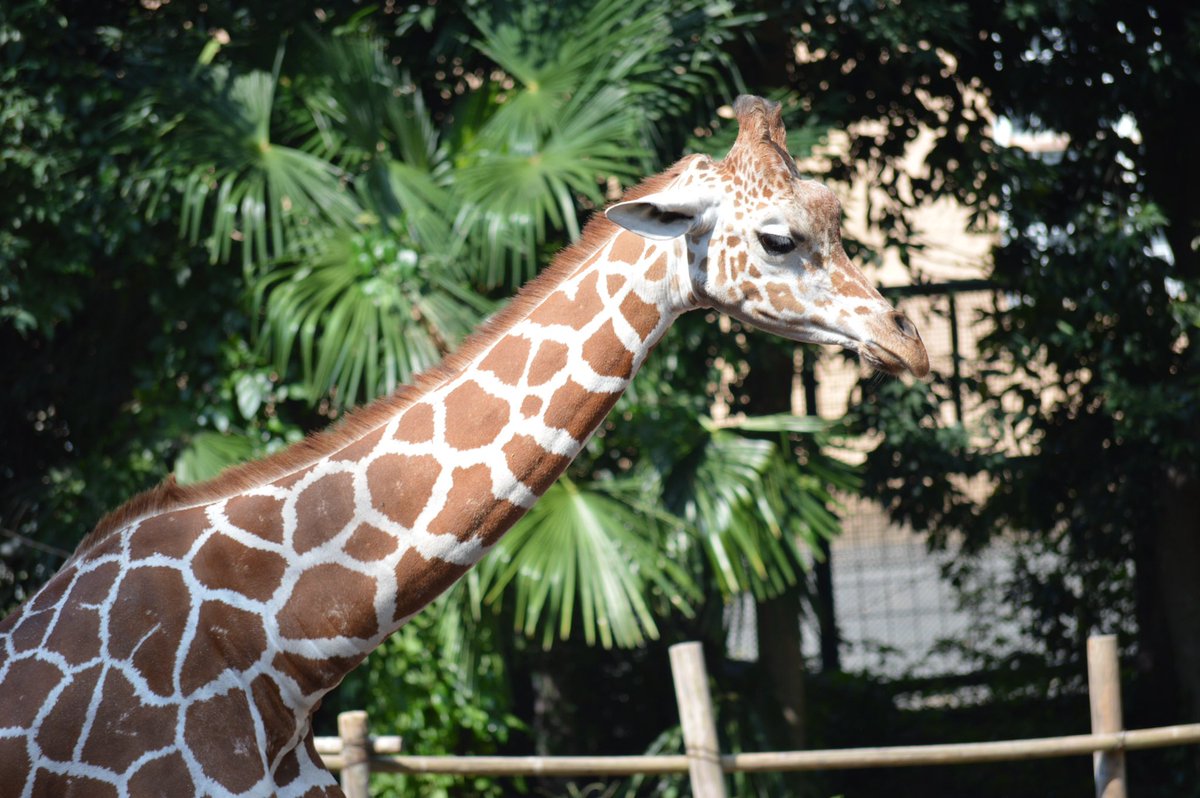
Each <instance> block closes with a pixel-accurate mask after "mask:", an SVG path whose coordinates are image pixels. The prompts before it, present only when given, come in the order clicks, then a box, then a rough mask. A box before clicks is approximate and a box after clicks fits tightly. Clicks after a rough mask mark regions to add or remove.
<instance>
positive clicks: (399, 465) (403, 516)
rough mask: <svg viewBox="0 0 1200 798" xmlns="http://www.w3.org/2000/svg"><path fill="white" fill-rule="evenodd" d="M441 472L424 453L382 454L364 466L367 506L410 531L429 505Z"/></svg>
mask: <svg viewBox="0 0 1200 798" xmlns="http://www.w3.org/2000/svg"><path fill="white" fill-rule="evenodd" d="M441 471H442V467H441V466H440V465H439V464H438V461H437V460H435V459H434V458H433V457H432V456H430V455H427V454H422V455H418V456H416V457H409V456H408V455H403V454H385V455H384V456H383V457H380V458H379V459H377V460H375V461H374V462H373V463H371V465H370V466H368V467H367V489H368V490H369V491H370V492H371V506H373V507H374V508H375V509H376V510H378V511H379V512H381V513H383V514H384V515H386V516H387V517H388V518H390V519H391V520H393V521H395V522H396V523H397V524H400V525H401V526H404V527H409V528H411V527H412V525H413V524H414V523H416V520H417V516H418V515H420V514H421V511H422V510H424V509H425V505H426V504H428V503H429V494H430V493H432V492H433V484H434V482H436V481H437V478H438V474H440V473H441Z"/></svg>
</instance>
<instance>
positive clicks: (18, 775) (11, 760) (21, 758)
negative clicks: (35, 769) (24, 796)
mask: <svg viewBox="0 0 1200 798" xmlns="http://www.w3.org/2000/svg"><path fill="white" fill-rule="evenodd" d="M31 764H32V763H31V762H30V760H29V751H27V750H26V748H25V738H24V737H0V779H3V781H2V782H0V783H2V784H4V785H6V789H11V790H16V789H17V788H20V787H24V786H25V782H26V780H27V779H28V778H29V769H30V765H31Z"/></svg>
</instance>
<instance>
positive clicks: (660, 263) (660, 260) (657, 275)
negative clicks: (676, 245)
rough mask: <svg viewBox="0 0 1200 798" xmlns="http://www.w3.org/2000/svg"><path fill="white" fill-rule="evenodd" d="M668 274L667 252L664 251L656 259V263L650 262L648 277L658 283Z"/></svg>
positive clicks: (647, 271)
mask: <svg viewBox="0 0 1200 798" xmlns="http://www.w3.org/2000/svg"><path fill="white" fill-rule="evenodd" d="M666 276H667V253H665V252H664V253H662V254H661V255H659V256H658V257H657V258H655V259H654V263H652V264H650V268H649V269H647V270H646V279H647V280H649V281H650V282H652V283H657V282H658V281H659V280H661V279H662V278H664V277H666Z"/></svg>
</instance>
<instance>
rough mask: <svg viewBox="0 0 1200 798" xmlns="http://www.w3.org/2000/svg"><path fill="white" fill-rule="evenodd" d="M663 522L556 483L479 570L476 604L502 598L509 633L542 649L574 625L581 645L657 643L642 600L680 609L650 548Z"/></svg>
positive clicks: (667, 566)
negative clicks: (509, 608)
mask: <svg viewBox="0 0 1200 798" xmlns="http://www.w3.org/2000/svg"><path fill="white" fill-rule="evenodd" d="M669 522H670V519H669V518H667V517H665V516H663V515H662V514H661V513H655V512H653V511H647V508H645V507H641V506H637V505H636V504H631V503H629V502H628V496H626V497H621V495H620V494H619V493H616V494H614V493H613V492H610V491H607V490H605V488H604V486H603V485H600V484H595V483H593V484H582V485H580V484H576V483H574V482H572V481H570V480H569V479H566V478H562V479H560V480H559V481H558V482H557V483H555V484H554V485H553V486H551V488H550V489H549V490H548V491H546V494H545V495H544V496H543V497H542V498H541V500H540V501H539V502H538V503H537V504H535V505H534V507H533V509H531V510H530V511H529V513H528V515H526V516H525V517H524V518H523V519H522V520H521V521H520V522H519V523H518V524H517V525H516V526H515V527H514V528H513V529H512V530H511V531H510V532H509V533H508V535H506V536H505V537H504V538H503V539H502V541H501V542H500V543H499V544H498V545H497V547H496V551H495V552H493V553H492V554H491V555H490V556H489V557H488V558H487V559H485V560H484V561H483V563H481V565H480V567H479V569H478V573H479V586H480V590H481V591H482V592H483V599H484V601H485V602H490V603H495V602H498V601H500V600H501V597H502V596H507V597H508V600H511V601H512V604H513V615H514V621H515V623H516V628H517V631H518V632H522V633H524V634H526V635H529V636H531V637H538V638H540V639H541V642H542V645H543V646H545V647H547V648H548V647H549V646H550V645H551V643H552V642H553V641H554V639H555V637H558V638H561V639H566V638H567V637H569V636H570V635H571V633H572V629H573V628H574V626H575V624H578V625H579V626H580V627H581V629H582V631H583V636H584V639H585V640H586V641H587V642H588V644H589V645H591V644H595V643H596V642H597V641H598V642H599V643H600V644H601V645H602V646H604V647H605V648H611V647H612V646H614V645H616V646H620V647H623V648H624V647H632V646H637V645H641V644H642V643H643V642H644V641H645V640H646V639H647V638H655V637H657V636H658V629H657V626H656V624H655V622H654V613H653V611H652V607H651V605H650V602H649V598H648V597H649V596H651V595H652V594H653V593H655V592H658V593H661V594H663V595H664V596H665V597H667V600H668V601H670V602H671V603H673V604H675V605H676V606H679V607H680V608H684V609H686V607H687V604H688V601H689V600H690V599H691V598H693V597H694V596H695V588H694V586H693V585H692V583H691V581H690V580H689V578H688V576H687V574H686V573H685V572H684V570H683V569H682V568H680V567H679V566H678V565H677V564H675V563H674V562H673V561H671V560H669V559H666V558H663V557H661V556H660V554H659V549H658V547H657V546H656V545H655V543H654V540H655V538H656V537H657V534H656V532H657V531H658V530H659V529H661V527H662V525H663V524H666V523H669Z"/></svg>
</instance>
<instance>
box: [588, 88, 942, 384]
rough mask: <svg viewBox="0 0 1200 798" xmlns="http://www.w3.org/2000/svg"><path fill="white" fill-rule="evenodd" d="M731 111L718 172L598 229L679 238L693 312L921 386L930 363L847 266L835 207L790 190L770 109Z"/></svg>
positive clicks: (802, 184)
mask: <svg viewBox="0 0 1200 798" xmlns="http://www.w3.org/2000/svg"><path fill="white" fill-rule="evenodd" d="M734 111H735V113H736V114H737V118H738V124H739V132H738V137H737V141H736V142H735V143H734V145H733V148H732V149H730V151H729V154H728V155H727V156H726V157H725V159H724V160H723V161H713V160H712V159H710V158H708V157H707V156H691V157H690V158H689V159H687V160H686V161H685V162H684V164H683V167H682V170H681V172H680V174H679V175H678V177H676V178H675V179H674V180H673V181H671V183H670V184H669V185H667V186H666V187H665V188H663V189H662V190H660V191H656V192H654V193H652V194H648V195H645V196H642V197H639V198H637V199H635V200H631V201H628V202H620V203H617V204H616V205H613V206H611V207H610V208H608V210H607V211H606V214H607V215H608V218H609V219H610V220H612V221H613V222H615V223H616V224H618V225H620V226H621V227H624V228H625V229H627V230H631V231H633V232H634V233H637V234H639V235H641V236H643V237H645V238H649V239H659V240H669V239H676V238H680V237H682V239H683V241H684V242H686V246H687V262H688V277H687V281H686V282H687V283H688V285H687V286H686V288H685V291H687V292H688V293H690V297H689V299H690V301H691V303H692V304H694V306H701V307H713V308H715V309H717V310H720V311H722V312H724V313H728V314H729V315H730V316H733V317H735V318H738V319H741V320H742V321H745V322H747V323H749V324H752V325H754V326H755V327H759V328H761V329H764V330H767V331H769V332H772V333H776V334H778V335H782V336H784V337H785V338H790V339H792V340H795V341H803V342H808V343H820V344H834V345H838V346H844V347H846V348H848V349H851V350H854V351H856V352H858V354H859V356H860V357H861V358H862V359H863V360H865V361H866V362H867V363H869V364H871V365H872V366H874V367H875V368H877V369H880V370H882V371H885V372H888V373H889V374H900V373H901V372H903V371H905V370H908V371H911V372H912V373H913V374H914V375H916V376H917V377H924V376H925V375H926V374H927V373H928V372H929V357H928V355H927V353H926V351H925V345H924V344H923V343H922V341H921V336H920V334H919V333H918V332H917V328H916V327H915V326H914V325H913V323H912V322H911V321H909V320H908V318H907V317H906V316H904V315H903V314H902V313H900V312H898V311H897V310H896V309H895V308H893V307H892V306H891V305H890V304H889V303H888V302H887V300H885V299H884V298H883V297H882V296H881V295H880V294H879V292H878V291H877V290H875V288H874V287H873V286H872V285H871V284H870V283H869V282H868V281H867V279H866V277H864V276H863V274H862V272H861V271H859V269H858V267H856V266H855V265H854V264H853V263H851V261H850V259H849V258H848V257H847V255H846V252H845V250H844V249H843V248H842V237H841V204H840V203H839V202H838V200H837V197H836V196H835V195H834V193H833V192H832V191H830V190H829V189H828V188H827V187H826V186H824V185H822V184H821V183H818V182H816V181H813V180H805V179H803V178H801V176H800V173H799V171H798V170H797V168H796V162H795V161H794V160H792V156H791V155H789V154H788V151H787V147H786V141H785V133H784V129H783V122H782V120H781V116H780V106H779V104H778V103H773V102H769V101H767V100H763V99H762V98H759V97H748V96H742V97H739V98H738V100H737V102H736V103H735V104H734Z"/></svg>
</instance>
